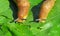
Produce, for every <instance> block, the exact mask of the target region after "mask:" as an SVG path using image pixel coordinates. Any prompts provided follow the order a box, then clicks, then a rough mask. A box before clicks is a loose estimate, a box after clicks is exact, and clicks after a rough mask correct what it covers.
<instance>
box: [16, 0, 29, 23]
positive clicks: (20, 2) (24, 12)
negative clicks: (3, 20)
mask: <svg viewBox="0 0 60 36" xmlns="http://www.w3.org/2000/svg"><path fill="white" fill-rule="evenodd" d="M15 2H16V4H17V6H18V18H17V19H16V21H17V22H24V21H25V19H26V18H27V16H28V11H29V8H30V3H29V2H28V0H16V1H15Z"/></svg>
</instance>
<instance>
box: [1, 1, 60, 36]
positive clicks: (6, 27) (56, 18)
mask: <svg viewBox="0 0 60 36" xmlns="http://www.w3.org/2000/svg"><path fill="white" fill-rule="evenodd" d="M41 1H42V0H29V2H30V4H31V7H30V11H29V15H28V17H27V20H26V21H25V22H23V23H15V22H12V23H10V21H12V20H13V11H12V10H11V8H10V7H9V5H10V4H9V2H8V0H0V36H60V0H57V1H56V3H55V6H54V7H53V9H52V10H51V11H50V13H49V15H48V19H47V20H46V23H37V22H31V21H33V14H32V11H31V9H32V8H33V7H34V6H36V5H38V4H39V3H40V2H41Z"/></svg>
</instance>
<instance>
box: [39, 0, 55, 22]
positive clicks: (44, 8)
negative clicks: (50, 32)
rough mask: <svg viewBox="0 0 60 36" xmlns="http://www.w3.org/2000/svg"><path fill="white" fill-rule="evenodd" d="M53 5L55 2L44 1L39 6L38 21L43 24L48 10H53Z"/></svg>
mask: <svg viewBox="0 0 60 36" xmlns="http://www.w3.org/2000/svg"><path fill="white" fill-rule="evenodd" d="M54 4H55V0H45V1H44V2H43V4H42V6H41V10H40V13H39V21H40V22H45V20H46V19H47V16H48V14H49V12H50V10H51V9H52V8H53V6H54Z"/></svg>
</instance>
